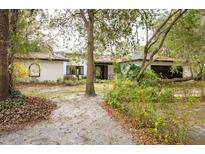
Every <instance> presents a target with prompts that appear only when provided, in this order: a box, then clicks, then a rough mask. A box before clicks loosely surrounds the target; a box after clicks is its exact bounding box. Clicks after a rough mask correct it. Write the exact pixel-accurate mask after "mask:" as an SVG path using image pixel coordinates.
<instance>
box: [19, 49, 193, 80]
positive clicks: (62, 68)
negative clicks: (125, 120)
mask: <svg viewBox="0 0 205 154" xmlns="http://www.w3.org/2000/svg"><path fill="white" fill-rule="evenodd" d="M141 53H142V52H139V53H137V54H136V55H134V56H133V55H132V56H129V57H128V58H124V57H123V58H120V61H118V62H120V63H121V65H123V64H125V63H134V64H136V65H140V64H141V63H142V60H143V59H142V57H143V55H142V54H141ZM113 62H114V60H113V56H110V55H97V56H95V77H96V79H104V80H107V79H113V78H114V76H115V73H114V64H113ZM174 62H175V59H173V58H169V57H159V58H158V59H157V60H155V61H154V62H153V63H152V64H151V65H150V67H149V68H150V69H152V70H153V71H155V72H156V73H157V74H158V75H159V76H160V77H163V78H174V77H185V76H189V74H190V73H189V70H188V68H187V67H186V66H178V69H179V72H178V73H171V70H170V68H171V66H172V64H173V63H174ZM15 63H18V64H21V65H23V66H24V67H25V68H27V69H28V76H27V77H25V78H24V79H23V80H24V81H31V80H38V81H40V82H42V81H57V80H60V79H63V78H64V77H65V76H67V77H75V78H83V77H86V75H87V64H86V63H87V62H86V58H85V55H84V56H82V55H81V54H65V53H57V52H53V53H51V52H33V53H30V54H28V55H23V56H17V57H16V59H15Z"/></svg>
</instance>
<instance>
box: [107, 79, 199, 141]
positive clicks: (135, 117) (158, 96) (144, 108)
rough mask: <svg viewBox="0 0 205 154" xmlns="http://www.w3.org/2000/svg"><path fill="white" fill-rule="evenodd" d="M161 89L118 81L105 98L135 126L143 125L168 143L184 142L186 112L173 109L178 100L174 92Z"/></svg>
mask: <svg viewBox="0 0 205 154" xmlns="http://www.w3.org/2000/svg"><path fill="white" fill-rule="evenodd" d="M163 88H164V89H163V90H162V87H161V86H158V87H157V86H155V87H153V86H145V85H142V84H139V83H138V82H136V81H131V80H117V81H115V82H114V84H113V88H112V89H111V90H110V91H107V92H106V94H105V100H106V102H107V103H108V105H110V106H112V107H114V108H116V109H118V110H119V112H121V113H122V114H124V115H126V116H127V117H129V118H130V119H131V120H132V121H133V122H134V123H136V126H137V127H142V128H145V130H146V131H149V132H150V133H153V134H154V135H156V137H157V138H158V139H160V140H163V141H164V142H166V143H171V144H173V143H174V144H175V143H183V139H184V134H185V131H186V128H187V122H188V121H189V120H188V118H187V116H186V115H185V113H183V112H182V113H181V112H176V110H175V109H176V107H177V103H178V99H177V98H176V97H175V96H174V94H173V92H171V91H170V90H168V89H167V88H166V87H163ZM190 100H192V101H195V100H194V99H192V98H190Z"/></svg>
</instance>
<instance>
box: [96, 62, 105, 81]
mask: <svg viewBox="0 0 205 154" xmlns="http://www.w3.org/2000/svg"><path fill="white" fill-rule="evenodd" d="M95 76H96V78H97V79H101V80H107V79H108V66H107V65H95Z"/></svg>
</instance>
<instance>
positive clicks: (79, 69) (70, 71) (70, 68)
mask: <svg viewBox="0 0 205 154" xmlns="http://www.w3.org/2000/svg"><path fill="white" fill-rule="evenodd" d="M66 75H84V67H83V66H74V65H67V66H66Z"/></svg>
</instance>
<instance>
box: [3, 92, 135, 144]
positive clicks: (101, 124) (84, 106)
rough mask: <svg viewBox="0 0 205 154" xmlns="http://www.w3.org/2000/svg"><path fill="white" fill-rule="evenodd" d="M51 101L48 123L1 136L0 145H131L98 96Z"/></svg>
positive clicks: (125, 132) (66, 97) (72, 95)
mask: <svg viewBox="0 0 205 154" xmlns="http://www.w3.org/2000/svg"><path fill="white" fill-rule="evenodd" d="M59 90H60V89H59ZM53 100H54V101H56V102H57V105H58V108H57V110H55V111H54V112H53V113H52V115H51V118H50V120H48V121H44V122H41V123H38V124H36V125H34V126H32V127H31V126H30V127H26V128H24V129H23V130H19V131H16V132H12V133H9V134H7V135H4V136H1V137H0V144H134V143H133V141H132V136H131V134H129V133H128V131H127V130H125V129H124V128H122V126H121V125H120V124H119V123H118V122H116V121H114V120H112V119H111V118H110V116H109V115H108V113H107V112H106V111H105V110H104V109H102V107H101V106H100V103H101V102H102V96H100V95H98V96H97V97H90V98H89V97H85V96H84V95H83V94H82V93H74V94H70V95H68V96H64V97H61V98H55V99H53Z"/></svg>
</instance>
